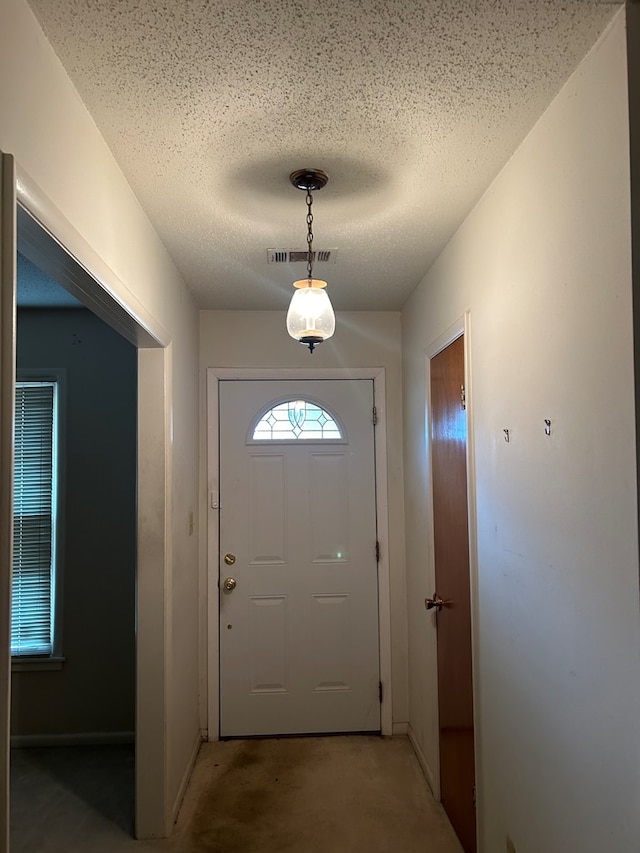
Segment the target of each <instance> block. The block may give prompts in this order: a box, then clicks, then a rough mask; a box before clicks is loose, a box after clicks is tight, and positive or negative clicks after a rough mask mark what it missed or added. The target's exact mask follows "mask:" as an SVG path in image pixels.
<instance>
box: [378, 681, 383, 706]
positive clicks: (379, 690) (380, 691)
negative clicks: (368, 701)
mask: <svg viewBox="0 0 640 853" xmlns="http://www.w3.org/2000/svg"><path fill="white" fill-rule="evenodd" d="M378 698H379V699H380V702H381V703H382V682H381V681H379V682H378Z"/></svg>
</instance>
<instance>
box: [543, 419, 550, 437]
mask: <svg viewBox="0 0 640 853" xmlns="http://www.w3.org/2000/svg"><path fill="white" fill-rule="evenodd" d="M544 434H545V435H551V421H550V420H549V418H545V419H544Z"/></svg>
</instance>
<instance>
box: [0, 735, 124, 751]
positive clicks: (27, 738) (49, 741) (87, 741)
mask: <svg viewBox="0 0 640 853" xmlns="http://www.w3.org/2000/svg"><path fill="white" fill-rule="evenodd" d="M135 739H136V737H135V733H134V732H75V733H69V734H59V735H11V746H12V747H14V748H15V749H26V748H30V747H43V746H104V745H106V744H121V743H135Z"/></svg>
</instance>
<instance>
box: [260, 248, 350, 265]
mask: <svg viewBox="0 0 640 853" xmlns="http://www.w3.org/2000/svg"><path fill="white" fill-rule="evenodd" d="M337 254H338V250H337V249H315V250H314V251H313V252H312V255H313V263H314V264H322V263H324V264H329V263H331V264H335V262H336V255H337ZM307 255H308V252H307V250H306V249H267V261H268V263H270V264H295V263H302V264H306V262H307Z"/></svg>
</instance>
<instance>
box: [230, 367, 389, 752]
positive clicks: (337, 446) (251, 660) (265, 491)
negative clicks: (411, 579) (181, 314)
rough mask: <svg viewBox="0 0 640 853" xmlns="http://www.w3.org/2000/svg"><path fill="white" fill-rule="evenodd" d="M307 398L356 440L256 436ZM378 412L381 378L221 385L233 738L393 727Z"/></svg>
mask: <svg viewBox="0 0 640 853" xmlns="http://www.w3.org/2000/svg"><path fill="white" fill-rule="evenodd" d="M308 398H312V399H313V400H314V401H316V402H321V404H322V406H323V408H325V409H326V410H327V411H329V412H334V413H336V415H337V417H338V419H339V422H340V423H341V424H343V425H344V429H345V433H346V436H345V438H344V440H336V439H331V440H329V441H327V440H319V439H316V438H313V439H298V440H291V441H284V442H283V441H271V440H263V441H258V442H255V441H254V440H253V438H252V436H253V433H252V424H254V423H255V422H256V419H257V418H258V416H259V415H260V414H261V413H262V412H264V411H265V410H267V409H268V408H269V407H270V406H272V405H273V404H274V403H276V402H280V401H282V400H284V399H290V400H298V399H308ZM372 409H373V383H372V382H371V381H370V380H331V381H328V380H316V381H297V380H296V381H293V380H286V381H239V380H238V381H236V380H234V381H221V382H220V549H221V550H220V582H221V584H220V585H221V594H220V680H221V690H220V704H221V734H222V736H242V735H260V734H265V735H266V734H293V733H311V732H339V731H378V730H379V729H380V700H379V692H378V684H379V678H380V676H379V661H378V579H377V563H376V550H375V542H376V518H375V469H374V439H373V424H372ZM297 417H298V415H297V414H296V413H295V412H292V418H293V420H294V421H295V419H296V418H297ZM227 555H233V556H230V557H227ZM225 557H227V559H229V560H230V561H233V562H230V563H227V562H225ZM226 578H233V579H234V580H235V582H236V586H235V588H234V589H233V590H228V591H225V590H224V581H225V579H226Z"/></svg>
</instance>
